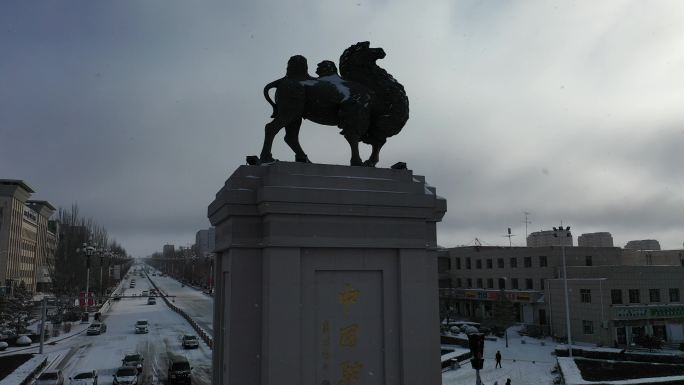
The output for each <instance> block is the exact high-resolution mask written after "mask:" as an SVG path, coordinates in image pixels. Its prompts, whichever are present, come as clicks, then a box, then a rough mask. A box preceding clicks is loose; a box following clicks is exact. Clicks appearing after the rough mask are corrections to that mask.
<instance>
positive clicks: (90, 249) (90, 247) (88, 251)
mask: <svg viewBox="0 0 684 385" xmlns="http://www.w3.org/2000/svg"><path fill="white" fill-rule="evenodd" d="M96 248H97V244H96V243H93V244H88V243H83V247H82V248H80V249H76V251H77V252H83V253H84V254H85V256H86V291H85V309H86V312H87V311H88V302H89V301H88V300H89V298H88V296H89V295H88V294H89V293H88V290H90V257H91V256H92V255H93V254H95V250H96Z"/></svg>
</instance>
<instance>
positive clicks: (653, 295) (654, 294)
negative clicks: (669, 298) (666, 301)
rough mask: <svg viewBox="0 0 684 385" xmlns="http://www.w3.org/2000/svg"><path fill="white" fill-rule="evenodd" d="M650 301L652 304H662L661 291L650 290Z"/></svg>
mask: <svg viewBox="0 0 684 385" xmlns="http://www.w3.org/2000/svg"><path fill="white" fill-rule="evenodd" d="M648 299H649V300H650V301H651V302H660V289H648Z"/></svg>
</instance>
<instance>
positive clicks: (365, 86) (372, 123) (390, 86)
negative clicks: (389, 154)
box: [260, 42, 409, 167]
mask: <svg viewBox="0 0 684 385" xmlns="http://www.w3.org/2000/svg"><path fill="white" fill-rule="evenodd" d="M384 57H385V51H383V49H382V48H370V43H369V42H361V43H357V44H354V45H353V46H351V47H349V48H347V49H346V50H345V51H344V52H343V53H342V56H341V57H340V72H341V76H340V74H338V72H337V67H336V66H335V63H334V62H332V61H330V60H324V61H322V62H320V63H319V64H318V66H317V68H316V74H317V75H318V77H317V78H313V77H311V76H310V75H309V74H308V65H307V62H306V58H304V57H303V56H301V55H296V56H292V57H291V58H290V60H289V61H288V65H287V71H286V74H285V76H284V77H282V78H280V79H278V80H276V81H273V82H271V83H269V84H267V85H266V87H264V97H265V98H266V100H267V101H268V102H269V104H271V106H272V107H273V114H272V115H271V117H272V118H273V121H271V122H270V123H268V124H266V133H265V137H264V146H263V148H262V150H261V156H260V162H261V163H269V162H274V161H275V159H273V156H272V155H271V147H272V145H273V139H274V137H275V136H276V134H277V133H278V132H279V131H280V130H281V129H282V128H283V127H284V128H285V142H286V143H287V144H288V146H290V148H291V149H292V151H294V153H295V160H296V161H297V162H309V159H308V157H307V156H306V153H305V152H304V150H302V147H301V146H300V144H299V127H300V125H301V124H302V119H309V120H311V121H312V122H316V123H319V124H323V125H328V126H337V127H339V128H340V130H341V132H340V134H341V135H343V136H344V137H345V139H346V140H347V142H348V143H349V146H350V147H351V165H352V166H361V165H364V166H370V167H374V166H375V165H376V164H377V163H378V161H379V158H380V149H381V148H382V146H383V145H384V144H385V142H386V141H387V138H389V137H390V136H393V135H396V134H398V133H399V132H400V131H401V129H402V128H403V127H404V125H405V124H406V121H407V120H408V117H409V106H408V97H407V96H406V92H405V91H404V87H403V86H402V85H401V84H399V82H397V81H396V80H395V79H394V78H393V77H392V75H390V74H388V73H387V71H385V70H384V69H382V68H380V67H379V66H378V65H377V64H376V63H375V61H376V60H378V59H382V58H384ZM271 88H275V89H276V93H275V102H274V101H272V100H271V98H270V97H269V94H268V91H269V90H270V89H271ZM359 142H363V143H366V144H370V145H371V146H372V153H371V155H370V157H369V158H368V160H366V161H365V162H363V161H362V160H361V157H360V156H359Z"/></svg>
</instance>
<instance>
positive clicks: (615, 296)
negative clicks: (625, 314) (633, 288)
mask: <svg viewBox="0 0 684 385" xmlns="http://www.w3.org/2000/svg"><path fill="white" fill-rule="evenodd" d="M610 299H611V303H612V304H613V305H622V290H620V289H612V290H611V291H610Z"/></svg>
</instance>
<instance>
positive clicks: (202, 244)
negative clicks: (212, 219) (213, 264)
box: [195, 227, 216, 256]
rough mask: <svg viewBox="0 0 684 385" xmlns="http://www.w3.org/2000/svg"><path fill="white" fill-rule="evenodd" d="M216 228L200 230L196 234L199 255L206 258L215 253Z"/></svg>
mask: <svg viewBox="0 0 684 385" xmlns="http://www.w3.org/2000/svg"><path fill="white" fill-rule="evenodd" d="M215 238H216V228H215V227H210V228H208V229H206V230H200V231H198V232H197V234H195V245H196V247H197V254H198V255H199V256H205V255H207V254H210V253H212V252H213V251H214V246H215V245H216V242H215V240H214V239H215Z"/></svg>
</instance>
